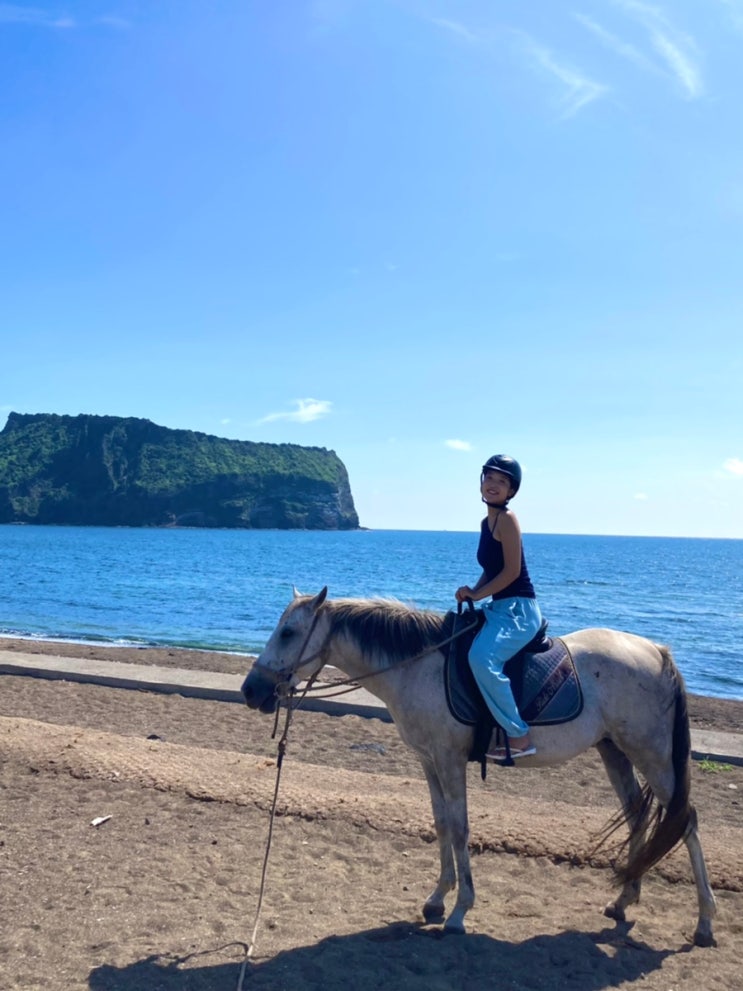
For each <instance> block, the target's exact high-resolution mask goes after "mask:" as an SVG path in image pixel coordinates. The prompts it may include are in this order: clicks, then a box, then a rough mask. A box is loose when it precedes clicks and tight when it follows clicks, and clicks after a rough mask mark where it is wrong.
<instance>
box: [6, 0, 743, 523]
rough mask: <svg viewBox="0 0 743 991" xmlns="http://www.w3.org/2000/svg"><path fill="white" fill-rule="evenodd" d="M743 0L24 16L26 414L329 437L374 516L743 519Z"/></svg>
mask: <svg viewBox="0 0 743 991" xmlns="http://www.w3.org/2000/svg"><path fill="white" fill-rule="evenodd" d="M741 93H743V0H674V2H673V3H671V2H670V0H666V2H661V3H650V2H640V0H573V2H570V3H564V2H562V0H541V2H537V0H534V2H531V3H516V2H513V0H500V2H499V0H458V2H454V0H316V2H300V0H276V2H273V3H268V2H247V0H241V2H238V0H223V2H220V0H215V2H213V3H208V4H207V3H204V2H203V0H163V2H145V0H142V2H133V0H107V2H97V0H88V2H86V0H82V2H70V3H68V4H64V3H44V2H39V3H30V4H25V3H0V147H1V148H2V154H1V155H0V332H1V333H2V346H1V347H2V350H1V352H0V357H1V362H0V423H1V422H4V421H3V418H4V417H5V416H6V415H7V413H8V412H9V411H10V410H16V411H19V412H28V413H32V412H52V413H68V414H76V413H98V414H113V415H120V416H140V417H146V418H148V419H151V420H153V421H155V422H156V423H160V424H163V425H165V426H169V427H179V428H186V429H193V430H200V431H203V432H206V433H211V434H217V435H219V436H225V437H233V438H240V439H248V440H255V441H269V442H291V443H297V444H306V445H317V446H321V447H327V448H332V449H333V450H335V451H336V452H337V453H338V454H339V456H340V457H341V458H342V459H343V461H344V463H345V464H346V466H347V468H348V471H349V475H350V479H351V486H352V490H353V494H354V497H355V501H356V506H357V509H358V511H359V515H360V517H361V522H362V524H364V525H366V526H369V527H374V528H400V529H437V530H438V529H452V530H470V529H476V528H477V526H478V522H479V519H480V517H481V509H482V507H481V504H480V501H479V490H478V477H479V468H480V465H481V464H482V463H483V461H484V460H485V459H486V458H487V457H489V456H490V455H491V454H494V453H502V452H505V453H509V454H512V455H513V456H515V457H516V458H518V459H519V460H520V461H521V462H522V464H523V466H524V470H525V479H524V486H523V489H522V492H521V493H520V494H519V497H518V499H517V500H516V501H515V502H514V504H513V505H514V509H516V510H517V512H518V515H519V518H520V521H521V524H522V527H523V529H524V530H525V531H527V532H554V533H607V534H639V535H659V536H663V535H670V536H709V537H734V538H743V388H741V380H742V379H743V344H742V343H741V341H742V339H743V335H742V334H741V328H742V327H743V295H742V293H741V289H742V287H743V250H742V249H743V127H741V109H740V108H741Z"/></svg>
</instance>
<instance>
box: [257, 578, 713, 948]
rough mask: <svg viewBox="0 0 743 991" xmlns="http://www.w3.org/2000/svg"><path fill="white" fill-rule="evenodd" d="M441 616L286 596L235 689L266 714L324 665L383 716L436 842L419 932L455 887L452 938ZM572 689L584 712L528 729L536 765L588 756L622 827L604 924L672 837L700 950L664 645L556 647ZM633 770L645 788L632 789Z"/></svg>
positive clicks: (462, 732)
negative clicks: (427, 799) (422, 787)
mask: <svg viewBox="0 0 743 991" xmlns="http://www.w3.org/2000/svg"><path fill="white" fill-rule="evenodd" d="M443 622H444V617H443V616H442V615H441V614H439V613H435V612H430V611H424V610H418V609H413V608H411V607H409V606H406V605H403V604H402V603H399V602H395V601H389V600H378V599H336V600H331V599H328V598H327V588H323V589H322V591H321V592H319V593H318V594H317V595H315V596H310V595H301V594H300V593H299V592H297V591H296V589H295V590H294V597H293V599H292V601H291V602H290V603H289V605H288V606H287V608H286V609H285V611H284V613H283V614H282V616H281V618H280V620H279V622H278V625H277V626H276V628H275V630H274V631H273V633H272V635H271V637H270V639H269V641H268V643H267V644H266V647H265V650H263V652H262V653H261V655H260V657H258V659H257V661H256V662H255V664H254V665H253V667H252V669H251V670H250V672H249V673H248V675H247V677H246V678H245V681H244V683H243V687H242V691H243V695H244V696H245V699H246V701H247V703H248V705H249V706H250V707H251V708H253V709H259V710H260V711H261V712H264V713H268V712H274V711H275V709H276V705H277V700H278V697H279V695H280V694H282V693H285V691H286V690H287V689H291V688H296V686H297V685H299V684H300V682H302V681H304V680H305V679H308V678H310V677H311V676H312V675H314V674H316V673H317V672H318V671H319V670H320V669H321V668H322V667H323V666H324V665H325V664H332V665H333V666H334V667H337V668H339V669H340V670H341V671H343V672H345V673H346V674H347V675H348V676H349V678H352V679H363V685H364V687H365V688H367V689H368V690H369V691H370V692H372V693H373V694H374V695H376V696H377V697H378V698H379V699H381V700H382V702H384V704H385V705H386V706H387V708H388V710H389V712H390V714H391V716H392V718H393V719H394V721H395V724H396V726H397V729H398V731H399V733H400V736H401V737H402V739H403V740H404V741H405V743H407V744H408V745H409V746H410V747H412V749H413V750H414V751H415V752H416V754H417V755H418V757H419V759H420V762H421V764H422V765H423V771H424V773H425V776H426V781H427V782H428V787H429V790H430V793H431V804H432V806H433V816H434V821H435V826H436V835H437V837H438V843H439V854H440V865H441V870H440V874H439V879H438V883H437V884H436V887H435V889H434V890H433V892H432V893H431V895H430V896H429V897H428V899H427V900H426V902H425V904H424V906H423V914H424V917H425V919H426V920H427V921H429V922H439V921H442V920H443V919H444V915H445V910H444V898H445V896H446V895H447V893H448V892H450V891H452V890H453V889H454V888H457V899H456V904H455V905H454V908H453V909H452V911H451V913H450V914H449V916H448V918H447V919H446V923H445V929H446V930H448V931H453V932H464V917H465V914H466V912H467V911H468V910H469V909H470V908H471V907H472V905H473V904H474V900H475V893H474V887H473V884H472V874H471V870H470V859H469V850H468V845H467V840H468V825H467V776H466V767H467V758H468V754H469V751H470V747H471V744H472V732H473V731H472V729H471V728H470V727H468V726H466V725H463V724H462V723H459V722H457V721H456V720H455V719H454V718H453V717H452V716H451V714H450V712H449V709H448V706H447V701H446V695H445V688H444V680H443V676H442V668H443V664H444V655H443V653H442V650H441V649H440V645H441V644H442V641H443V640H444V639H445V634H444V632H443ZM562 639H563V640H564V642H565V643H566V644H567V646H568V648H569V650H570V652H571V654H572V656H573V660H574V663H575V667H576V669H577V671H578V674H579V676H580V679H581V684H582V688H583V696H584V706H583V710H582V712H581V714H580V715H579V716H578V717H577V718H576V719H574V720H572V721H571V722H567V723H562V724H560V725H554V726H535V727H532V729H531V736H532V740H533V741H534V743H535V744H536V747H537V753H536V755H535V756H534V757H527V758H522V759H521V760H520V761H519V763H520V764H521V763H523V764H524V765H526V764H528V765H529V766H532V767H534V766H552V765H554V764H560V763H562V762H564V761H566V760H569V759H570V758H571V757H575V756H577V755H578V754H580V753H582V752H583V751H585V750H587V749H588V748H589V747H596V749H597V750H598V752H599V754H600V755H601V758H602V760H603V762H604V766H605V768H606V772H607V774H608V776H609V780H610V781H611V784H612V785H613V787H614V789H615V790H616V792H617V795H618V796H619V799H620V802H621V806H622V813H621V818H622V819H624V820H626V822H627V824H628V826H629V839H628V842H627V858H626V863H625V864H624V865H623V866H622V867H621V868H617V875H618V881H619V885H620V891H619V894H618V897H616V898H615V899H614V900H612V901H611V902H609V904H608V905H607V906H606V908H605V910H604V911H605V914H606V915H608V916H609V917H611V918H613V919H616V920H620V921H622V920H624V918H625V909H626V908H627V906H628V905H631V904H633V903H635V902H637V901H638V900H639V897H640V883H641V878H642V876H643V874H645V873H646V872H647V871H648V870H649V869H650V868H651V867H653V865H655V864H657V863H658V861H659V860H660V859H661V858H662V857H664V856H665V855H666V854H667V853H668V852H669V851H670V850H672V849H673V848H674V847H675V846H676V844H677V843H679V842H680V841H682V840H683V842H684V843H685V844H686V847H687V850H688V852H689V857H690V860H691V867H692V872H693V874H694V881H695V884H696V888H697V897H698V903H699V916H698V921H697V927H696V931H695V934H694V942H695V944H697V945H698V946H711V945H714V937H713V933H712V920H713V918H714V914H715V899H714V895H713V894H712V889H711V887H710V884H709V879H708V876H707V870H706V866H705V862H704V854H703V852H702V847H701V844H700V842H699V835H698V832H697V817H696V811H695V809H694V806H693V805H692V804H691V801H690V760H691V743H690V734H689V719H688V713H687V705H686V691H685V688H684V683H683V679H682V677H681V675H680V673H679V671H678V669H677V667H676V665H675V663H674V661H673V658H672V656H671V653H670V651H669V650H668V648H667V647H663V646H660V645H658V644H655V643H652V642H651V641H650V640H646V639H644V638H643V637H638V636H634V635H633V634H630V633H621V632H619V631H616V630H609V629H589V630H579V631H578V632H576V633H570V634H568V635H567V636H565V637H562ZM636 771H638V772H639V773H640V774H641V775H642V777H643V778H644V780H645V785H644V787H641V785H640V783H639V781H638V778H637V775H636Z"/></svg>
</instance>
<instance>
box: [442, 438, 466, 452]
mask: <svg viewBox="0 0 743 991" xmlns="http://www.w3.org/2000/svg"><path fill="white" fill-rule="evenodd" d="M444 446H445V447H450V448H451V449H452V451H471V450H472V445H471V444H470V442H469V441H468V440H445V441H444Z"/></svg>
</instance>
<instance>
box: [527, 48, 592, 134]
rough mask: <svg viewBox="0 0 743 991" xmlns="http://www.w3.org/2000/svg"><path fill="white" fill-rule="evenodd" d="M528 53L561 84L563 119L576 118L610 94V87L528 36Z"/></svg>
mask: <svg viewBox="0 0 743 991" xmlns="http://www.w3.org/2000/svg"><path fill="white" fill-rule="evenodd" d="M526 52H527V54H528V55H529V57H530V58H531V59H532V60H533V61H534V62H535V63H536V64H537V65H538V66H539V67H540V68H541V69H543V70H544V71H546V72H547V73H548V74H549V75H550V76H552V77H553V78H554V79H556V80H557V81H558V82H559V84H560V87H561V93H560V104H561V106H562V113H561V117H563V118H567V117H574V116H575V115H576V114H577V113H578V112H579V111H580V110H582V109H583V108H584V107H587V106H588V104H589V103H593V101H594V100H598V99H600V98H601V97H603V96H605V95H606V94H607V93H608V92H609V87H608V86H604V85H603V84H602V83H597V82H596V81H595V80H593V79H591V78H589V77H588V76H587V75H585V74H584V73H582V72H580V71H579V70H578V69H576V68H574V67H573V66H571V65H568V64H567V63H566V62H562V61H560V60H559V59H558V58H557V57H556V56H555V55H554V54H553V53H552V52H551V51H550V50H549V49H548V48H545V47H544V46H543V45H540V44H538V43H537V42H536V41H534V40H533V39H532V38H528V36H527V41H526Z"/></svg>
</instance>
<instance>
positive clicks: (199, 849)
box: [0, 640, 743, 991]
mask: <svg viewBox="0 0 743 991" xmlns="http://www.w3.org/2000/svg"><path fill="white" fill-rule="evenodd" d="M0 650H6V651H10V652H12V651H13V650H23V651H25V652H28V651H39V652H50V653H54V654H64V653H66V652H67V653H69V654H70V655H71V656H76V657H80V656H92V657H96V658H106V657H114V658H115V659H117V660H124V661H130V662H133V663H137V664H148V663H156V664H159V665H163V664H165V665H171V666H174V667H181V668H184V667H185V668H193V669H200V670H219V671H227V672H230V673H242V672H243V671H244V670H246V669H247V666H248V664H249V659H247V658H243V657H236V656H234V655H224V654H215V653H204V652H198V651H179V650H170V649H152V650H150V649H128V648H99V647H92V646H80V645H71V644H58V643H54V644H44V643H36V642H34V643H31V642H29V641H12V640H4V641H0ZM690 712H691V718H692V725H693V726H696V727H698V728H710V729H717V730H724V731H728V732H738V731H740V728H741V727H742V726H743V702H734V701H728V700H720V699H707V698H702V697H699V696H691V697H690ZM272 725H273V723H272V720H271V719H269V718H267V717H261V716H259V715H258V714H256V713H250V712H248V710H247V709H244V708H242V707H241V706H239V705H235V704H230V703H220V702H209V701H203V700H198V699H187V698H183V697H181V696H178V695H157V694H153V693H148V692H138V691H125V690H117V689H113V688H105V687H101V686H95V685H86V684H73V683H70V682H65V681H44V680H41V679H34V678H29V677H12V676H4V677H3V678H2V681H1V684H0V733H1V734H2V766H1V769H0V873H1V877H0V920H2V921H1V922H0V986H2V987H3V988H8V989H20V988H24V989H29V988H32V989H36V988H38V989H42V988H45V989H47V988H51V989H67V988H70V989H72V988H90V989H94V991H135V989H137V991H139V989H168V991H170V989H178V991H185V989H189V991H191V989H194V991H197V989H198V991H202V989H204V991H206V989H217V988H219V989H233V988H235V987H236V985H237V981H238V975H239V972H240V964H241V961H242V959H243V956H244V952H245V946H246V944H247V943H248V942H249V940H250V937H251V935H252V930H253V924H254V921H255V912H256V907H257V899H258V890H259V885H260V877H261V867H262V863H263V857H264V852H265V847H266V838H267V829H268V809H269V808H270V805H271V800H272V796H273V790H274V785H275V780H276V777H275V776H276V767H275V755H276V743H275V741H273V740H272V739H271V729H272ZM692 796H693V800H694V802H695V804H696V805H697V808H698V811H699V818H700V824H701V836H702V841H703V843H704V846H705V853H706V856H707V863H708V867H709V870H710V875H711V879H712V883H713V887H714V888H715V894H716V897H717V900H718V918H717V924H716V935H717V939H718V946H717V947H716V948H713V949H699V948H694V947H692V946H691V939H692V935H693V931H694V925H695V921H696V895H695V891H694V887H693V885H692V884H691V875H690V871H689V866H688V858H687V856H686V853H685V850H684V849H683V848H681V849H680V850H677V851H676V852H674V853H673V854H672V855H671V856H670V857H668V858H667V859H666V860H665V861H663V863H662V864H661V865H660V866H659V867H658V868H656V869H655V870H654V871H653V872H651V874H650V875H649V876H648V878H647V879H646V881H645V885H644V889H643V897H642V901H641V902H640V904H639V905H638V906H634V907H632V908H631V909H630V912H629V919H628V922H627V923H626V924H621V925H620V924H616V923H613V922H611V921H610V920H608V919H606V918H605V917H604V916H603V914H602V908H603V905H604V904H605V903H606V901H607V900H608V899H609V897H610V894H611V872H610V870H609V860H610V853H611V851H606V852H602V853H601V854H599V855H597V856H595V857H594V858H593V859H591V860H589V858H588V854H589V851H590V849H591V847H592V837H593V835H594V834H595V833H596V832H597V831H598V830H599V829H600V827H601V826H602V825H603V824H604V823H605V822H606V820H607V819H608V818H609V817H610V816H611V815H612V814H613V813H614V812H615V810H616V803H615V798H614V794H613V791H612V790H611V788H610V786H609V784H608V781H607V780H606V777H605V774H604V771H603V768H602V766H601V764H600V761H599V759H598V756H596V755H594V754H592V753H591V754H587V755H585V756H583V757H581V758H578V759H576V760H575V761H573V762H571V763H570V764H568V765H565V766H564V767H562V768H559V769H548V770H527V769H523V768H521V769H513V770H505V769H504V770H498V771H497V772H496V771H493V772H491V773H489V775H488V779H487V781H486V782H485V783H483V782H482V781H481V780H480V777H479V770H478V768H476V767H475V766H474V765H473V766H471V767H470V822H471V834H472V835H471V841H472V848H473V851H474V856H473V865H472V866H473V874H474V881H475V887H476V892H477V902H476V905H475V908H474V909H473V910H472V912H471V913H470V914H469V916H468V925H469V933H468V935H467V936H465V937H457V936H447V937H442V935H441V933H440V930H439V929H438V928H436V927H428V926H423V925H422V920H421V916H420V910H421V906H422V903H423V901H424V900H425V898H426V896H427V895H428V894H429V892H430V890H431V888H432V887H433V883H434V880H435V876H436V873H437V851H436V847H435V843H434V842H433V830H432V819H431V813H430V808H429V802H428V794H427V789H426V787H425V783H424V781H423V778H422V773H421V772H420V770H419V767H418V764H417V761H416V759H415V757H414V755H413V754H412V753H411V752H409V751H408V750H407V748H405V746H404V745H403V744H402V742H401V741H400V740H399V738H398V737H397V733H396V731H395V728H394V726H391V725H389V724H386V723H383V722H381V721H379V720H375V719H362V718H359V717H356V716H351V715H349V716H343V717H332V716H327V715H323V714H321V713H300V714H299V715H298V716H297V717H296V719H295V721H294V723H293V729H292V735H291V738H290V742H289V749H288V754H287V758H286V761H285V764H284V769H283V776H282V782H281V790H280V794H279V804H278V808H279V812H280V815H279V816H278V818H277V820H276V823H275V828H274V834H273V845H272V850H271V858H270V862H269V867H268V880H267V886H266V892H265V899H264V906H263V913H262V916H261V924H260V927H259V930H258V936H257V941H256V947H255V954H254V956H253V959H252V961H251V963H250V965H249V968H248V971H247V974H246V978H245V987H246V988H271V989H274V991H276V989H283V988H286V989H289V988H291V989H298V988H302V989H311V991H314V989H318V991H319V989H320V988H323V989H334V988H339V989H340V988H344V989H345V988H347V987H348V985H349V983H352V984H353V986H354V988H355V989H357V991H371V989H377V988H382V987H383V986H384V987H386V988H402V987H404V988H406V989H421V991H423V989H426V991H450V989H451V991H454V989H465V988H487V987H497V988H499V989H504V991H527V989H528V991H531V989H535V991H536V989H540V991H553V989H554V991H557V989H569V991H600V989H604V988H607V989H608V988H619V989H628V988H634V987H642V988H643V989H649V991H678V989H686V988H688V989H692V988H694V989H697V988H702V989H705V991H708V989H709V991H712V989H733V988H738V987H739V986H740V974H741V967H742V966H743V965H742V964H741V960H742V959H743V921H741V920H742V919H743V806H742V803H743V768H741V767H733V766H729V765H725V766H715V765H709V764H705V763H703V762H698V761H695V762H694V765H693V768H692ZM106 817H110V818H106ZM104 818H105V821H104V822H102V823H101V824H100V825H97V826H94V825H91V823H92V822H94V821H96V820H98V819H104Z"/></svg>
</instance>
